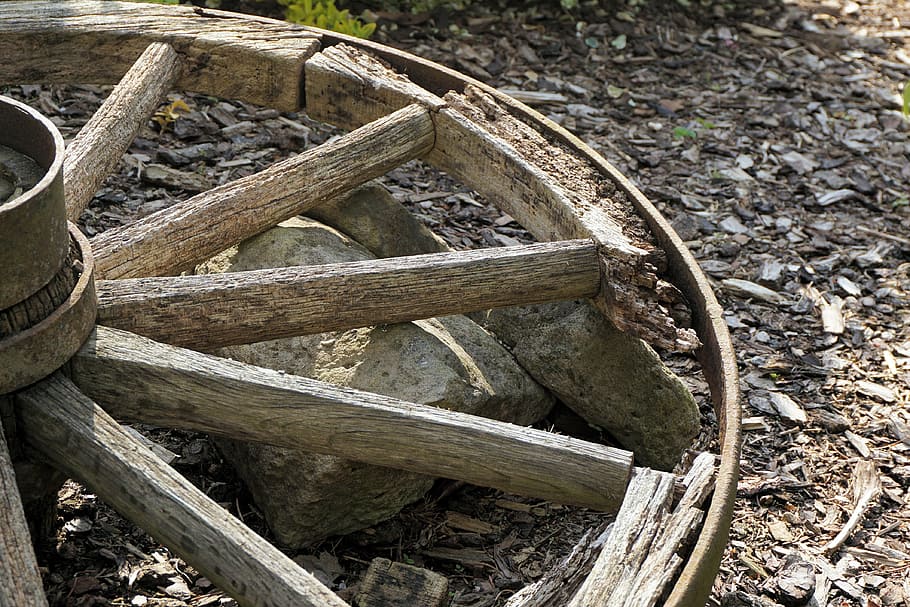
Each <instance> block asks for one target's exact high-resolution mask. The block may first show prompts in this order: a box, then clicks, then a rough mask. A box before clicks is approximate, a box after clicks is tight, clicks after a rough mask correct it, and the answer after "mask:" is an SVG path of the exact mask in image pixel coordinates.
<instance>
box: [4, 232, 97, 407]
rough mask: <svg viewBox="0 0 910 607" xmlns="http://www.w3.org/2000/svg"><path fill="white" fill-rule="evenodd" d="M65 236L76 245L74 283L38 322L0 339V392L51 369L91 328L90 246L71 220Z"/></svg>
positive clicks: (74, 349)
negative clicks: (78, 265) (78, 268)
mask: <svg viewBox="0 0 910 607" xmlns="http://www.w3.org/2000/svg"><path fill="white" fill-rule="evenodd" d="M68 236H69V238H71V239H72V245H71V246H72V247H74V248H76V249H78V251H79V258H80V260H81V264H82V270H81V274H80V275H79V278H78V280H77V281H76V286H75V287H74V288H73V290H72V292H71V293H70V295H69V297H68V298H67V299H66V301H64V302H63V303H62V304H61V305H60V306H59V307H57V309H55V310H54V311H53V312H52V313H51V314H50V315H49V316H48V317H47V318H45V319H44V320H42V321H41V322H40V323H38V324H36V325H34V326H32V327H30V328H28V329H26V330H24V331H21V332H19V333H16V334H15V335H12V336H10V337H7V338H6V339H4V340H0V394H6V393H8V392H13V391H15V390H19V389H20V388H23V387H24V386H27V385H29V384H31V383H34V382H36V381H38V380H39V379H41V378H43V377H47V376H48V375H50V374H51V373H53V372H54V371H55V370H56V369H58V368H60V367H61V366H62V365H63V364H64V363H66V361H68V360H69V359H70V358H72V356H73V354H75V353H76V352H77V351H78V350H79V348H80V347H81V346H82V344H83V343H85V340H86V338H87V337H88V336H89V334H90V333H91V332H92V328H93V326H94V324H95V310H96V303H95V276H94V261H93V259H92V250H91V248H90V247H89V244H88V240H87V239H86V238H85V236H83V235H82V232H80V231H79V228H77V227H76V226H75V225H74V224H72V223H70V224H69V231H68ZM62 271H72V269H70V268H64V269H63V270H62Z"/></svg>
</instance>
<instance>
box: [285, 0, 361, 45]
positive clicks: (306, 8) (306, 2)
mask: <svg viewBox="0 0 910 607" xmlns="http://www.w3.org/2000/svg"><path fill="white" fill-rule="evenodd" d="M278 4H280V5H282V6H284V7H285V10H284V18H285V19H287V20H288V21H290V22H291V23H297V24H300V25H312V26H314V27H319V28H322V29H327V30H332V31H333V32H338V33H339V34H347V35H349V36H356V37H358V38H369V37H370V34H372V33H373V31H374V30H375V29H376V24H375V23H364V22H363V21H361V20H360V19H358V18H357V17H353V16H351V13H350V11H348V10H347V9H345V10H338V8H337V7H336V6H335V0H278Z"/></svg>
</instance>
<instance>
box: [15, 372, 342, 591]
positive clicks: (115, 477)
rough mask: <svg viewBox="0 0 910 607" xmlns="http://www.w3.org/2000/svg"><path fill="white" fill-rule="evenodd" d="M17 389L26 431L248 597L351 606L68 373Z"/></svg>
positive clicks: (63, 464) (68, 468)
mask: <svg viewBox="0 0 910 607" xmlns="http://www.w3.org/2000/svg"><path fill="white" fill-rule="evenodd" d="M121 379H122V380H125V379H126V378H121ZM15 398H16V401H17V403H18V405H19V414H20V418H21V422H22V432H23V434H24V436H25V438H26V440H28V441H29V442H30V443H31V444H32V445H33V446H34V447H36V448H37V449H38V450H40V451H41V452H42V453H43V454H44V455H45V456H47V457H48V459H50V460H51V461H52V462H53V463H54V465H56V466H57V467H59V468H60V469H61V470H63V471H64V472H66V473H67V474H70V475H72V476H73V477H74V478H77V479H79V480H81V481H83V482H85V483H86V484H87V485H88V486H89V487H91V488H92V490H93V491H95V492H96V493H97V494H98V495H100V496H101V497H102V499H104V500H105V501H106V502H108V503H109V504H111V505H112V506H113V507H114V508H116V509H117V510H118V511H119V512H120V513H122V514H124V515H125V516H126V517H127V518H129V519H130V520H132V521H133V522H135V523H136V524H138V525H140V526H141V527H142V528H143V529H145V530H146V531H148V532H149V533H150V534H151V535H153V536H154V537H155V538H156V539H158V541H161V542H163V543H165V544H167V545H168V546H170V547H171V548H173V549H174V550H175V551H176V552H177V553H178V554H180V555H181V556H182V557H183V558H184V559H186V561H187V562H188V563H190V564H192V565H193V566H194V567H195V568H197V569H198V570H199V571H200V572H201V573H203V574H204V575H205V576H206V577H208V578H209V579H210V580H212V581H213V582H214V583H216V584H217V585H218V586H219V587H220V588H221V589H223V590H224V591H225V592H227V593H228V594H230V595H232V596H234V597H235V598H236V599H237V600H238V602H239V603H240V604H242V605H257V606H258V605H262V606H266V605H302V606H310V607H344V606H346V603H345V602H344V601H342V600H341V599H339V598H338V597H337V596H336V595H335V594H334V593H333V592H332V591H330V590H329V589H328V588H326V587H325V586H323V585H322V584H320V583H319V582H318V581H317V580H316V578H314V577H313V576H312V575H310V574H309V573H308V572H306V571H304V570H303V569H301V568H300V567H298V566H297V565H296V564H295V563H294V562H293V561H291V559H289V558H288V557H287V556H285V555H284V554H282V553H281V551H279V550H278V549H277V548H275V547H273V546H272V545H271V544H269V543H268V542H267V541H266V540H264V539H262V538H261V537H259V536H258V535H256V534H255V533H254V532H252V531H250V529H249V528H248V527H246V526H245V525H244V524H243V523H241V522H240V521H238V520H237V519H235V518H234V517H233V516H231V515H230V514H229V513H228V512H227V511H226V510H225V509H224V508H222V507H221V506H219V505H218V504H216V503H215V502H213V501H212V500H211V499H210V498H209V497H208V496H206V495H205V494H204V493H202V492H201V491H200V490H199V489H197V488H196V487H194V486H193V485H192V484H191V483H190V482H189V481H188V480H186V479H185V478H184V477H183V476H182V475H180V474H179V473H178V472H176V471H175V470H174V469H173V468H171V467H170V466H168V465H167V464H165V463H164V462H162V461H161V460H160V459H158V458H157V457H155V455H154V454H153V453H152V452H151V451H150V450H149V449H148V448H147V447H146V446H145V445H143V444H142V443H140V442H138V441H137V440H136V439H135V438H134V437H133V436H131V435H130V434H129V433H127V432H126V431H125V430H123V428H121V427H120V425H119V424H118V423H117V422H115V421H114V420H113V419H111V417H110V416H109V415H108V414H107V413H105V412H104V410H103V409H101V407H99V406H98V405H96V404H95V403H94V402H93V401H92V400H91V399H89V398H88V397H87V396H85V395H84V394H82V393H81V392H80V391H79V389H78V388H76V386H74V385H73V383H72V382H71V381H70V380H68V379H67V378H66V377H64V376H63V375H61V374H59V373H56V374H54V375H52V376H51V377H50V378H47V379H45V380H44V381H42V382H41V383H39V384H37V385H35V386H33V387H31V388H28V389H26V390H23V391H22V392H19V393H18V394H17V395H16V396H15ZM16 604H21V603H16Z"/></svg>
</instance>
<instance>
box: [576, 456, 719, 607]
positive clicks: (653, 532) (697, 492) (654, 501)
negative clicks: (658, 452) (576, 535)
mask: <svg viewBox="0 0 910 607" xmlns="http://www.w3.org/2000/svg"><path fill="white" fill-rule="evenodd" d="M714 474H715V466H714V455H712V454H710V453H702V454H701V455H699V456H698V457H697V458H695V461H694V462H693V464H692V469H691V470H690V471H689V473H688V474H687V475H686V477H685V478H684V479H683V485H685V487H686V489H685V492H684V493H683V496H682V497H681V498H680V500H679V502H678V503H677V504H676V506H675V507H672V503H673V495H674V487H675V484H676V477H675V476H674V475H672V474H668V473H666V472H658V471H654V470H650V469H648V468H637V469H636V470H635V473H634V474H633V476H632V480H631V482H630V483H629V488H628V490H627V491H626V497H625V499H624V500H623V505H622V508H621V509H620V511H619V513H618V514H617V515H616V522H615V523H614V524H613V527H612V529H611V531H610V536H609V537H608V538H607V540H606V543H605V544H604V547H603V550H601V552H600V556H599V557H598V559H597V562H596V563H595V564H594V567H593V569H592V571H591V573H590V575H588V578H587V579H586V580H585V583H584V584H583V585H582V587H581V589H580V590H579V591H578V593H577V594H576V595H575V597H574V598H573V599H572V602H571V603H569V607H652V606H653V605H656V604H657V603H658V601H659V600H660V599H662V598H663V597H664V595H665V593H666V592H667V591H668V590H669V588H670V584H671V582H672V581H673V579H674V578H675V575H676V574H677V572H678V570H679V568H680V566H681V565H682V563H683V558H684V554H682V552H683V549H684V547H685V546H686V544H687V543H688V541H689V540H690V536H692V535H693V534H695V533H696V532H697V529H698V525H699V524H700V523H701V520H702V518H703V516H704V512H703V511H702V510H701V505H702V503H703V502H704V501H705V499H706V498H707V496H708V494H710V492H711V489H712V486H713V482H714Z"/></svg>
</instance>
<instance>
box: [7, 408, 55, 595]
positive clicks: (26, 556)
mask: <svg viewBox="0 0 910 607" xmlns="http://www.w3.org/2000/svg"><path fill="white" fill-rule="evenodd" d="M0 605H29V606H32V605H40V606H44V605H47V600H46V599H45V598H44V587H43V586H42V584H41V574H40V573H39V572H38V563H37V562H36V561H35V553H34V552H33V551H32V540H31V538H30V537H29V534H28V527H27V526H26V522H25V513H24V512H23V511H22V502H21V501H20V499H19V490H18V489H17V488H16V475H15V472H14V471H13V463H12V461H11V460H10V455H9V450H8V449H7V446H6V437H5V436H4V434H3V424H0Z"/></svg>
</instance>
